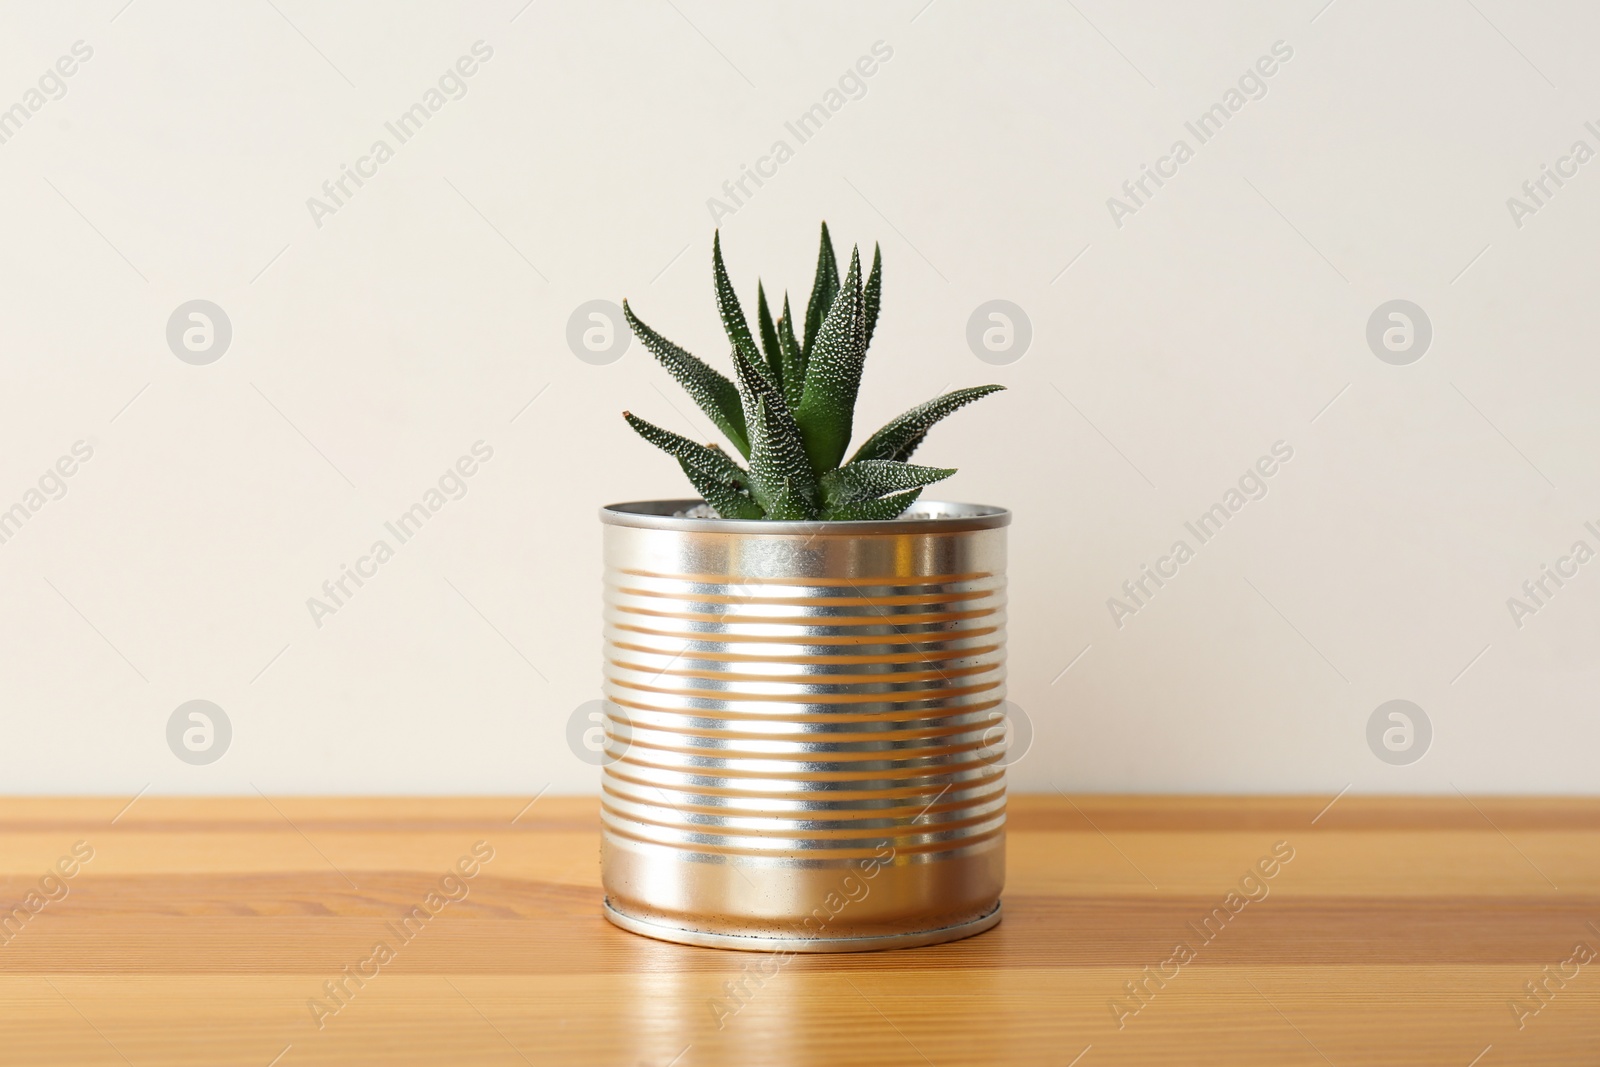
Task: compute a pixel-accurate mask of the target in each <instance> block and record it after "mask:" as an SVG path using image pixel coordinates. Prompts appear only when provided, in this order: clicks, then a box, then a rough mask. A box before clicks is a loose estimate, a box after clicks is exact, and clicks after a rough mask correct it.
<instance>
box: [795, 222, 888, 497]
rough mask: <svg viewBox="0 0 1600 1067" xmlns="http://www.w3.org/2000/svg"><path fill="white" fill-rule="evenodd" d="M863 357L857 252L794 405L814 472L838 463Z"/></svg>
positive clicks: (845, 445) (847, 434) (852, 412)
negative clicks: (796, 406) (797, 405)
mask: <svg viewBox="0 0 1600 1067" xmlns="http://www.w3.org/2000/svg"><path fill="white" fill-rule="evenodd" d="M866 358H867V346H866V333H865V332H864V323H863V320H862V308H861V254H860V251H859V250H857V251H854V252H852V253H851V254H850V273H849V274H847V275H846V276H845V280H844V286H843V287H842V288H841V289H840V290H839V296H838V298H837V299H836V300H834V302H833V306H832V307H831V308H829V309H828V317H827V318H826V319H824V320H823V322H822V327H821V329H819V330H818V331H817V337H816V344H815V345H814V346H813V347H812V349H811V352H810V354H809V357H808V358H807V361H806V388H805V393H804V395H803V396H802V397H801V400H800V406H799V407H798V408H796V409H795V420H796V421H797V422H798V423H799V424H800V432H801V433H802V434H803V435H804V437H805V445H806V455H808V456H810V457H811V467H812V469H813V470H815V471H817V472H818V473H821V472H823V471H830V470H832V469H833V468H835V467H837V466H838V465H839V462H840V461H841V460H842V459H844V452H845V449H846V448H848V447H849V446H850V432H851V424H852V422H853V419H854V415H855V407H856V393H857V392H858V391H859V390H860V389H861V370H862V367H863V365H864V364H865V362H866ZM881 458H898V457H881Z"/></svg>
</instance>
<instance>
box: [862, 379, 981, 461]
mask: <svg viewBox="0 0 1600 1067" xmlns="http://www.w3.org/2000/svg"><path fill="white" fill-rule="evenodd" d="M1004 388H1005V386H1003V385H975V386H973V387H972V388H970V389H954V390H952V391H950V392H948V393H946V394H944V395H943V396H937V397H934V398H933V399H932V400H929V401H926V402H924V403H921V404H918V405H917V406H916V407H914V408H912V409H911V410H910V411H908V412H906V413H905V414H903V415H900V416H899V417H897V418H894V419H891V420H890V421H889V422H888V423H887V424H885V425H884V427H883V429H881V430H879V431H878V432H877V433H875V434H873V435H872V436H871V437H869V438H867V441H866V444H864V445H862V446H861V447H860V448H858V449H856V454H855V455H854V456H852V457H850V462H851V463H859V462H861V461H862V460H865V459H896V460H900V461H901V462H904V461H906V460H907V459H910V458H911V453H912V452H914V451H916V448H917V446H918V445H920V444H921V443H922V439H923V438H924V437H926V436H928V430H929V428H930V427H932V426H933V424H934V423H936V422H938V421H939V420H940V419H942V418H944V417H945V416H946V415H948V414H950V413H951V412H953V411H957V410H959V409H960V408H963V407H965V406H966V405H968V404H970V403H972V402H973V401H974V400H977V399H980V398H981V397H986V396H988V395H989V394H990V393H998V392H999V391H1000V390H1002V389H1004Z"/></svg>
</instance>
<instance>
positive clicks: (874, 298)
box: [861, 244, 883, 347]
mask: <svg viewBox="0 0 1600 1067" xmlns="http://www.w3.org/2000/svg"><path fill="white" fill-rule="evenodd" d="M882 298H883V252H882V251H881V250H880V249H879V248H878V246H877V245H876V244H874V245H873V246H872V273H871V274H869V275H867V287H866V288H865V289H863V290H862V291H861V310H862V313H863V315H864V316H865V317H866V320H867V331H866V332H867V347H871V345H872V331H873V330H875V329H877V326H878V304H879V302H880V301H881V300H882Z"/></svg>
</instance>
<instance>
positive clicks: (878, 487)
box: [821, 459, 955, 510]
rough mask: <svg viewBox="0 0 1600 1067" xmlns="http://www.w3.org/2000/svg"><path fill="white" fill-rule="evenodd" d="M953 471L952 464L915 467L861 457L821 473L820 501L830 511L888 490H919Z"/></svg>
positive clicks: (888, 492) (883, 493) (891, 491)
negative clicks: (861, 458)
mask: <svg viewBox="0 0 1600 1067" xmlns="http://www.w3.org/2000/svg"><path fill="white" fill-rule="evenodd" d="M954 473H955V468H953V467H919V466H917V465H915V464H912V463H897V462H895V461H894V460H891V459H863V460H860V461H858V462H855V463H847V464H845V465H844V466H843V467H840V468H839V469H838V470H831V471H829V472H828V473H827V474H824V475H823V476H822V483H821V484H822V501H823V504H824V505H825V506H826V507H827V508H828V509H829V510H831V509H834V508H837V507H840V506H842V505H845V504H857V503H860V502H861V501H863V500H875V499H877V498H878V497H881V496H887V495H889V494H890V493H900V492H904V491H905V490H907V489H920V488H921V487H922V486H924V485H932V484H933V483H934V482H938V481H943V480H944V479H946V478H948V477H950V476H951V475H952V474H954Z"/></svg>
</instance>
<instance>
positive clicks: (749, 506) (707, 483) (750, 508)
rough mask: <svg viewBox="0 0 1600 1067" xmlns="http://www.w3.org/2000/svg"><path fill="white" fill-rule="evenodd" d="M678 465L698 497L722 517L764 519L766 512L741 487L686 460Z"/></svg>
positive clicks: (680, 461)
mask: <svg viewBox="0 0 1600 1067" xmlns="http://www.w3.org/2000/svg"><path fill="white" fill-rule="evenodd" d="M678 466H680V467H682V468H683V473H684V474H685V475H686V476H687V477H688V479H689V484H690V485H693V486H694V488H695V492H697V493H699V494H700V498H701V499H702V500H704V501H705V502H706V503H707V504H710V505H711V510H713V511H715V512H716V513H717V514H718V515H719V516H721V517H722V518H724V519H764V518H766V517H767V513H766V512H765V511H763V510H762V509H761V505H760V504H757V503H756V501H755V498H754V497H752V496H751V495H750V494H749V493H748V492H746V491H745V490H743V489H738V488H736V487H734V486H732V485H729V484H728V483H727V482H723V481H718V480H717V479H716V478H714V477H712V476H711V475H710V474H707V473H706V472H705V471H704V470H701V469H700V468H698V467H692V466H690V465H689V464H688V463H687V462H686V461H684V460H679V461H678Z"/></svg>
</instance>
